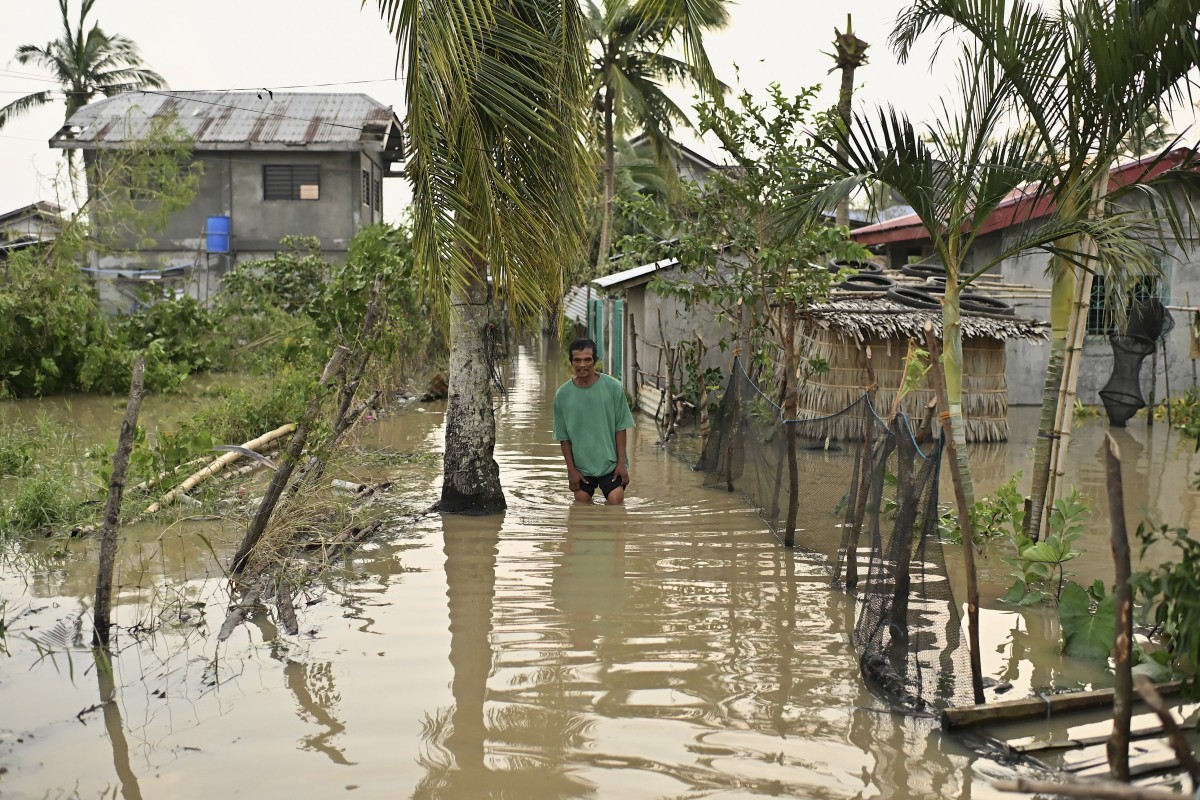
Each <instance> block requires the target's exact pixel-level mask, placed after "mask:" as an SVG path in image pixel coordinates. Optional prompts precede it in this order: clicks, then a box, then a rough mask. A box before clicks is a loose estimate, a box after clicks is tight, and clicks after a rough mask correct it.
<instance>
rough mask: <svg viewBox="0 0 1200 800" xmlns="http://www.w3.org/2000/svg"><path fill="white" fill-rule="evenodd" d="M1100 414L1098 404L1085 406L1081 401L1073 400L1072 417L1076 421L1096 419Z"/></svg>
mask: <svg viewBox="0 0 1200 800" xmlns="http://www.w3.org/2000/svg"><path fill="white" fill-rule="evenodd" d="M1099 416H1100V407H1099V406H1085V405H1084V404H1083V402H1082V401H1080V400H1076V401H1075V412H1074V417H1075V421H1076V422H1083V421H1085V420H1089V419H1096V418H1098V417H1099Z"/></svg>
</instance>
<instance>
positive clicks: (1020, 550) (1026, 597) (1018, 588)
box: [1003, 489, 1089, 606]
mask: <svg viewBox="0 0 1200 800" xmlns="http://www.w3.org/2000/svg"><path fill="white" fill-rule="evenodd" d="M1088 513H1089V510H1088V506H1087V504H1086V503H1085V502H1083V499H1082V498H1081V497H1080V495H1079V492H1078V490H1076V489H1072V490H1071V493H1070V494H1069V495H1067V496H1066V497H1061V498H1059V499H1058V500H1055V501H1054V508H1053V509H1052V510H1051V512H1050V518H1049V520H1047V527H1048V531H1047V534H1046V538H1045V539H1042V540H1041V541H1039V542H1035V541H1033V540H1032V539H1030V538H1029V537H1028V536H1025V535H1024V534H1022V533H1019V532H1018V533H1015V535H1014V537H1013V544H1014V546H1015V548H1016V555H1015V556H1010V557H1006V558H1005V559H1004V560H1005V562H1006V563H1008V564H1010V565H1011V566H1013V567H1014V572H1013V576H1014V577H1015V578H1016V580H1015V582H1014V583H1013V585H1012V587H1011V588H1009V590H1008V593H1007V594H1005V595H1004V598H1003V599H1004V601H1005V602H1008V603H1016V604H1017V605H1021V606H1029V605H1035V604H1037V603H1041V602H1044V601H1046V600H1059V599H1060V598H1061V595H1062V591H1063V585H1064V583H1065V582H1066V580H1067V578H1068V577H1070V575H1071V573H1069V572H1067V571H1066V569H1065V567H1064V565H1065V564H1066V563H1067V562H1068V561H1071V560H1072V559H1075V558H1077V557H1078V556H1079V551H1078V550H1076V549H1075V548H1074V543H1075V540H1077V539H1078V538H1079V537H1080V536H1081V535H1082V534H1083V524H1084V521H1085V520H1086V519H1087V515H1088Z"/></svg>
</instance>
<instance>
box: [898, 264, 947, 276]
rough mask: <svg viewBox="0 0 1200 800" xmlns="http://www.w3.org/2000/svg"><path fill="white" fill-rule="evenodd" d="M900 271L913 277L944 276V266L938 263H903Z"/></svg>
mask: <svg viewBox="0 0 1200 800" xmlns="http://www.w3.org/2000/svg"><path fill="white" fill-rule="evenodd" d="M900 271H901V272H903V273H904V274H905V275H911V276H913V277H914V278H944V277H946V268H945V267H943V266H942V265H940V264H905V265H904V266H903V267H901V268H900Z"/></svg>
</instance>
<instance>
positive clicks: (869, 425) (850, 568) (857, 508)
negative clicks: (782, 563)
mask: <svg viewBox="0 0 1200 800" xmlns="http://www.w3.org/2000/svg"><path fill="white" fill-rule="evenodd" d="M866 357H867V399H868V401H869V403H870V405H869V406H868V407H867V408H866V409H865V410H864V412H863V440H862V457H861V459H860V460H859V466H858V496H857V497H856V498H855V500H856V502H855V504H854V519H853V522H852V524H851V525H850V537H849V539H847V541H846V591H848V592H850V591H854V588H855V587H856V586H857V585H858V543H859V540H860V539H861V537H862V524H863V518H864V517H865V516H866V513H867V493H868V492H869V491H870V472H871V466H872V459H871V455H872V453H873V451H874V447H875V420H874V419H873V417H874V414H875V412H874V408H875V396H876V394H877V392H878V390H879V384H878V382H876V380H875V367H874V365H873V363H872V360H871V358H872V353H871V347H870V345H868V346H867V352H866Z"/></svg>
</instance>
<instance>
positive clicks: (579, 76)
mask: <svg viewBox="0 0 1200 800" xmlns="http://www.w3.org/2000/svg"><path fill="white" fill-rule="evenodd" d="M379 8H380V12H381V15H382V16H383V18H384V19H385V20H387V21H388V23H389V25H390V26H392V28H393V30H395V31H396V32H397V34H398V38H399V39H400V42H401V47H402V52H403V57H404V61H405V64H406V73H407V76H408V83H407V93H408V103H407V107H408V115H407V123H408V124H407V128H408V134H409V138H410V145H411V146H410V150H411V152H412V158H411V159H410V162H409V164H408V166H407V169H406V171H407V172H408V173H409V175H410V176H411V177H410V180H411V181H412V182H413V190H414V191H413V198H414V199H413V204H414V213H413V240H414V250H415V253H416V256H417V258H418V263H420V264H421V265H422V274H423V276H424V278H425V282H426V286H425V288H426V289H427V290H428V291H429V293H430V294H431V296H432V297H433V298H435V299H437V300H439V301H443V302H444V301H445V299H446V298H447V297H448V296H449V294H450V293H451V292H452V291H453V290H455V289H462V288H463V287H464V286H465V285H466V284H467V283H469V282H471V281H473V280H476V279H477V277H478V272H479V270H480V269H481V268H483V269H486V270H487V272H488V273H489V274H490V277H491V280H492V285H493V288H494V291H495V292H496V293H497V294H498V295H500V296H502V297H505V298H506V299H509V300H511V301H512V302H513V304H514V307H527V306H536V305H537V303H538V301H540V299H541V293H542V287H544V286H546V285H548V283H549V278H550V277H552V276H554V275H555V274H557V270H558V269H559V267H560V266H561V264H562V263H564V260H565V259H569V258H571V257H572V254H573V252H574V250H575V249H576V248H577V247H578V245H579V242H580V241H581V240H582V233H583V231H584V230H585V224H584V223H585V220H584V216H585V215H584V208H583V203H582V201H581V199H580V198H581V196H582V189H581V187H583V186H584V185H586V183H587V181H588V177H587V176H588V175H589V174H590V160H589V156H588V154H587V152H586V150H585V147H584V139H583V137H582V136H580V134H579V131H581V130H582V129H583V128H584V123H583V118H582V111H581V110H580V109H582V108H583V107H584V106H585V105H586V104H585V102H584V97H585V92H586V88H585V79H586V78H585V76H586V69H585V66H586V65H585V63H584V58H583V54H584V52H585V50H584V47H583V35H582V17H581V13H580V10H579V8H578V6H576V5H575V4H570V3H551V2H548V0H525V2H518V3H512V4H506V5H504V6H503V7H500V5H499V4H495V3H491V2H487V1H486V0H474V2H464V3H438V2H416V0H412V1H410V2H403V3H401V2H399V1H398V0H380V2H379Z"/></svg>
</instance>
